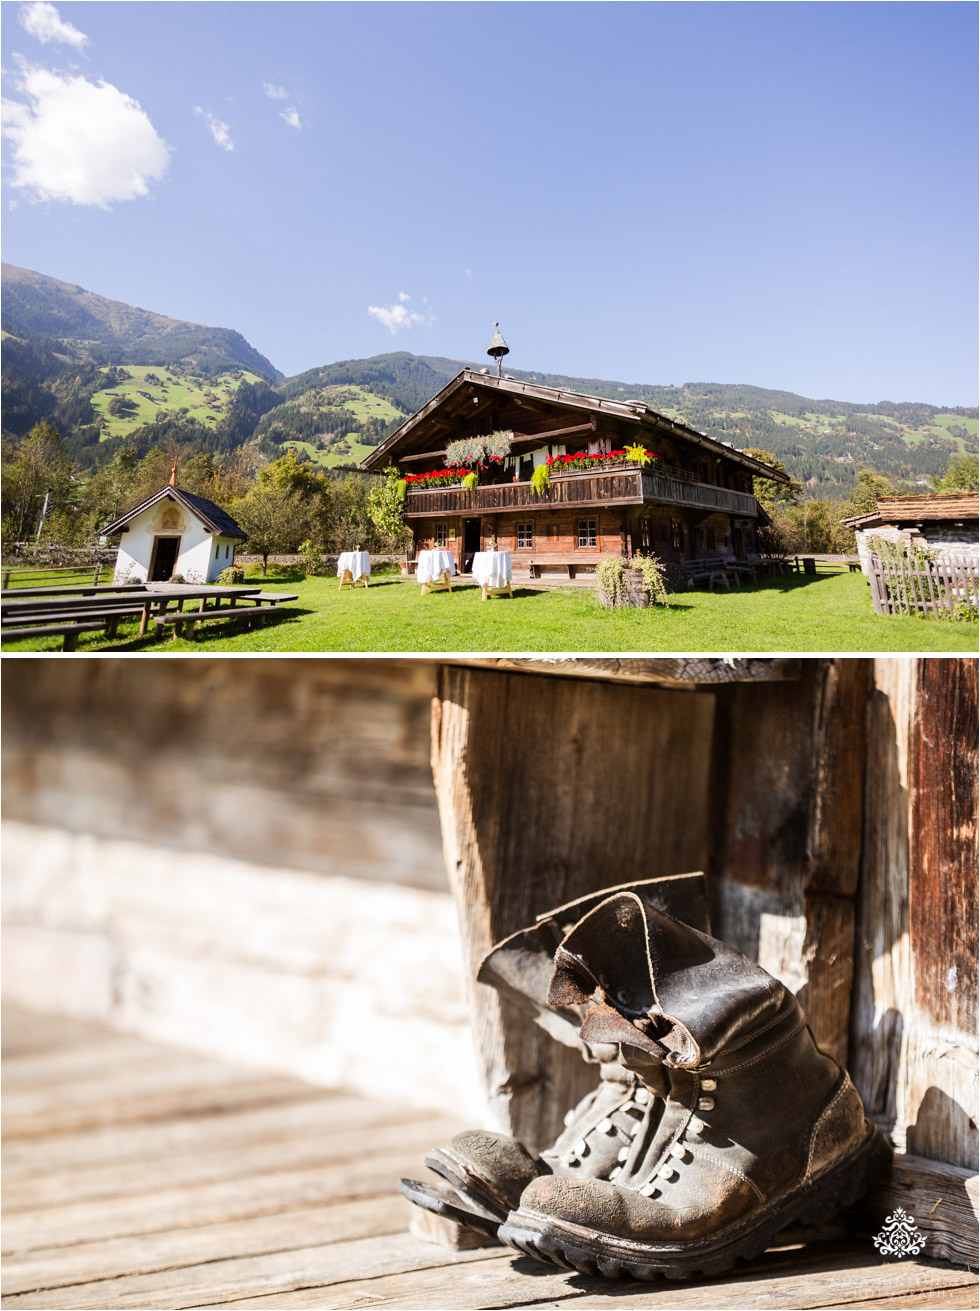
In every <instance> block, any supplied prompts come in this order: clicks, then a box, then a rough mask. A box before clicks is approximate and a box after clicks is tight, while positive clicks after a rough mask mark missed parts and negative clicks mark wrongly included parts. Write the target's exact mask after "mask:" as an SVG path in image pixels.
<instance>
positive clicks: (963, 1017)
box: [851, 659, 977, 1169]
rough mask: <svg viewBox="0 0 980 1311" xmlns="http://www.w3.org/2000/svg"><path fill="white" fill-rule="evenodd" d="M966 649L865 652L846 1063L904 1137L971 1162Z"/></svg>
mask: <svg viewBox="0 0 980 1311" xmlns="http://www.w3.org/2000/svg"><path fill="white" fill-rule="evenodd" d="M976 732H977V662H976V661H975V660H969V659H924V660H894V659H878V660H876V661H875V662H874V671H873V685H872V694H871V700H870V706H869V751H868V762H867V804H866V807H865V823H864V844H863V846H864V866H863V872H862V880H861V893H860V902H859V910H858V917H859V918H858V934H857V943H856V953H855V988H854V1004H853V1011H852V1035H851V1041H852V1061H851V1065H852V1070H853V1073H854V1077H855V1081H856V1082H857V1085H858V1088H859V1090H860V1092H861V1094H862V1096H863V1097H864V1099H865V1102H866V1104H867V1106H868V1108H869V1110H871V1111H872V1112H874V1113H876V1114H878V1115H880V1116H881V1117H883V1118H884V1119H885V1120H886V1121H887V1122H888V1123H889V1124H891V1125H893V1126H894V1132H895V1134H896V1137H897V1138H898V1140H899V1141H902V1140H905V1141H906V1142H907V1145H908V1150H909V1151H910V1152H914V1153H916V1154H918V1155H921V1156H925V1157H929V1158H931V1159H934V1160H941V1161H948V1162H950V1163H952V1164H954V1165H959V1166H963V1167H966V1168H969V1169H976V1168H977V1122H976V1107H977V736H976Z"/></svg>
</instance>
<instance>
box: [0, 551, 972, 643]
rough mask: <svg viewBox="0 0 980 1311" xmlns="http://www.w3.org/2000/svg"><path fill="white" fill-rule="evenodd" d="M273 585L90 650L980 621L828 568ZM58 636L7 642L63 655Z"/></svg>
mask: <svg viewBox="0 0 980 1311" xmlns="http://www.w3.org/2000/svg"><path fill="white" fill-rule="evenodd" d="M265 588H266V590H269V591H271V590H273V589H276V590H281V591H289V592H298V593H299V598H300V599H299V601H297V602H294V603H293V605H292V608H290V609H287V610H285V611H284V617H283V618H282V619H273V620H271V621H267V623H268V626H267V627H264V628H263V627H256V628H255V629H254V630H253V631H248V629H247V628H246V626H245V623H244V622H243V621H239V620H236V621H235V622H234V624H231V623H230V622H227V621H226V622H223V623H221V624H218V625H212V626H211V627H208V626H204V627H202V629H201V634H200V639H199V640H198V641H197V642H193V643H192V642H187V641H183V640H182V641H179V642H172V641H170V639H169V638H167V639H165V640H163V641H160V642H156V641H154V640H152V639H150V638H145V639H143V640H141V639H140V638H139V637H138V636H136V635H135V629H136V625H135V623H133V624H127V625H126V627H125V629H122V630H121V631H120V634H119V635H118V636H117V637H116V639H115V640H114V641H113V642H106V641H105V639H104V638H101V637H100V636H99V635H94V636H95V640H92V637H90V636H89V635H88V634H83V635H82V636H81V637H80V639H79V650H80V651H88V650H112V651H131V652H138V651H156V652H159V653H164V654H166V653H170V652H178V651H199V652H202V653H205V652H209V653H210V652H217V651H363V652H372V651H500V652H525V651H585V652H589V651H650V652H654V651H703V652H731V651H737V652H739V653H740V654H746V653H752V652H766V651H835V652H836V651H842V652H848V651H857V652H862V651H969V652H975V651H976V649H977V626H976V624H974V623H941V622H937V621H935V620H925V619H911V618H894V619H887V618H878V617H877V616H876V615H875V614H874V612H873V611H872V609H871V600H870V596H869V593H868V585H867V583H866V582H865V580H864V578H863V576H862V575H861V574H850V573H839V572H831V571H829V570H828V571H824V572H821V573H818V574H817V575H816V576H815V577H811V576H808V575H797V574H790V575H784V576H783V577H777V578H773V579H765V580H762V581H760V582H759V583H758V584H757V585H755V586H751V585H749V586H746V587H744V588H743V589H742V590H741V591H739V590H738V589H735V590H733V591H731V592H703V591H695V592H688V593H685V594H683V595H680V596H677V597H676V598H675V600H674V604H673V605H672V606H671V608H670V609H669V610H662V609H658V610H632V611H629V610H620V611H606V610H603V609H602V608H601V607H600V606H599V604H598V603H597V601H596V600H595V597H594V595H593V593H592V591H591V589H586V588H570V587H566V588H555V589H552V590H548V591H532V590H531V589H530V588H524V587H521V586H520V585H518V586H517V587H516V588H515V594H514V597H513V599H507V598H499V599H498V598H494V599H492V600H489V601H483V600H482V599H481V595H480V591H479V588H477V587H476V586H474V585H472V584H460V585H459V586H457V587H456V588H455V589H454V590H453V592H452V594H451V595H450V594H449V593H446V592H434V593H430V594H429V595H428V596H425V597H423V596H421V595H420V590H419V587H418V585H417V584H415V583H414V582H411V581H408V580H403V579H401V578H398V577H395V576H391V575H388V576H384V577H378V578H377V579H376V580H375V581H374V582H373V583H372V585H371V587H370V588H367V589H364V588H357V589H356V590H355V591H353V592H350V591H345V592H342V593H341V592H338V591H337V580H336V579H335V578H313V579H309V580H302V581H298V582H297V581H295V580H294V579H290V578H288V577H282V578H270V579H268V580H266V583H265ZM59 645H60V642H59V639H57V638H44V639H40V640H38V641H34V642H23V643H18V644H17V645H16V646H14V645H13V644H11V645H10V646H7V647H6V648H5V650H7V651H14V650H17V651H23V650H35V651H52V650H57V649H58V647H59Z"/></svg>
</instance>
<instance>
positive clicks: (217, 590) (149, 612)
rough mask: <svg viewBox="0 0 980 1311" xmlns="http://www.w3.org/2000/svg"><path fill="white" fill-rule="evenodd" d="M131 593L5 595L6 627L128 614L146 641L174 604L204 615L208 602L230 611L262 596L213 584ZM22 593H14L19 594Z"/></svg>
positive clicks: (257, 590) (0, 609) (136, 588)
mask: <svg viewBox="0 0 980 1311" xmlns="http://www.w3.org/2000/svg"><path fill="white" fill-rule="evenodd" d="M128 586H129V590H127V591H123V592H117V591H115V590H114V589H104V590H103V589H102V588H99V589H96V593H95V594H94V595H93V594H90V595H85V594H82V595H79V594H77V593H73V594H70V595H64V594H62V595H56V596H51V595H45V596H34V597H25V596H18V595H9V594H8V595H5V596H4V597H3V599H2V602H0V613H2V617H3V622H4V623H5V624H9V623H14V622H16V623H18V624H21V625H23V624H25V623H27V622H29V621H30V620H31V619H33V620H36V621H43V620H56V619H58V618H62V619H67V618H68V617H69V615H70V616H71V618H73V619H78V618H85V617H87V616H91V617H93V618H96V617H109V616H110V615H111V616H113V617H117V618H118V617H120V616H124V615H126V614H132V615H137V614H138V615H139V616H140V629H139V632H140V637H145V635H146V632H147V629H148V628H149V625H150V620H151V618H153V617H154V616H160V615H163V614H165V613H166V611H167V610H168V608H169V606H170V603H171V602H174V603H175V604H176V607H177V609H178V611H182V610H183V608H184V604H185V603H186V602H189V601H198V603H199V605H198V610H199V611H203V610H205V608H206V607H207V603H208V601H209V600H212V601H214V602H215V604H216V605H220V604H221V602H222V601H228V602H229V606H228V608H229V609H234V608H235V605H236V603H237V602H238V601H239V600H254V599H256V598H258V597H259V595H260V594H261V592H262V588H261V585H259V586H247V587H244V586H215V585H214V584H185V583H148V584H146V585H142V584H131V585H128ZM19 590H20V589H11V592H17V591H19Z"/></svg>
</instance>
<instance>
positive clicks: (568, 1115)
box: [565, 1109, 575, 1126]
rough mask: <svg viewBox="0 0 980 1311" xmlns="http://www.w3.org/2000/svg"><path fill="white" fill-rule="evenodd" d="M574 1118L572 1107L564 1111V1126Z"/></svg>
mask: <svg viewBox="0 0 980 1311" xmlns="http://www.w3.org/2000/svg"><path fill="white" fill-rule="evenodd" d="M574 1119H575V1111H574V1109H573V1110H571V1111H566V1113H565V1124H566V1126H568V1125H570V1124H571V1122H572V1121H573V1120H574Z"/></svg>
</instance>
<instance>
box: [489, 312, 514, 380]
mask: <svg viewBox="0 0 980 1311" xmlns="http://www.w3.org/2000/svg"><path fill="white" fill-rule="evenodd" d="M493 326H494V334H493V339H492V340H491V342H490V345H489V346H488V347H487V354H488V355H489V356H491V357H493V356H496V357H497V377H498V378H499V377H500V361H501V359H502V358H503V357H504V356H505V355H509V354H510V347H509V346H508V345H507V343H506V342H505V341H504V339H503V337H501V335H500V324H499V323H498V322H497V321H496V320H494V324H493Z"/></svg>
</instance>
